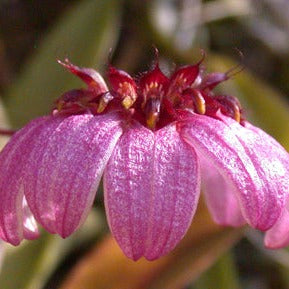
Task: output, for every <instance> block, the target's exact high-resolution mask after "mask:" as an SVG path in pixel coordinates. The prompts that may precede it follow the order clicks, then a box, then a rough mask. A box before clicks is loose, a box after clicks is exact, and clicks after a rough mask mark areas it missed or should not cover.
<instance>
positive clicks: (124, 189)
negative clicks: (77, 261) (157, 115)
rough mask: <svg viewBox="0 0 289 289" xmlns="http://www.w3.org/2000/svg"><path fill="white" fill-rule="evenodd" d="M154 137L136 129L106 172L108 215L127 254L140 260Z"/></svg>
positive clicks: (119, 147)
mask: <svg viewBox="0 0 289 289" xmlns="http://www.w3.org/2000/svg"><path fill="white" fill-rule="evenodd" d="M153 148H154V134H153V132H152V131H150V130H148V129H147V128H145V127H143V126H140V125H135V126H133V127H132V128H130V129H128V130H127V131H126V132H124V134H123V135H122V137H121V138H120V140H119V142H118V144H117V146H116V148H115V150H114V152H113V154H112V156H111V158H110V160H109V162H108V164H107V167H106V169H105V172H104V179H103V181H104V194H105V195H104V196H105V205H106V214H107V219H108V223H109V225H110V229H111V232H112V234H113V235H114V237H115V239H116V241H117V242H118V243H119V245H120V247H121V248H122V250H123V251H124V253H125V254H126V255H127V256H128V257H129V258H131V259H134V260H137V259H139V258H140V257H141V256H142V255H143V253H144V246H145V239H146V234H147V230H148V218H149V206H150V205H149V204H150V191H151V180H152V179H153V168H152V152H153Z"/></svg>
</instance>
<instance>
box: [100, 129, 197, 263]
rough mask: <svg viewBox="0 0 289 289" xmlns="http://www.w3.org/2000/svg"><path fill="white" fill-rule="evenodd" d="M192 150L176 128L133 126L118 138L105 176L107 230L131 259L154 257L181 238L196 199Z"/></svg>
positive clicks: (194, 157) (163, 252)
mask: <svg viewBox="0 0 289 289" xmlns="http://www.w3.org/2000/svg"><path fill="white" fill-rule="evenodd" d="M199 183H200V182H199V166H198V161H197V159H196V154H195V152H194V151H193V150H192V149H191V148H190V147H189V146H188V145H187V144H186V143H184V142H183V141H182V140H181V139H180V137H179V135H178V133H177V132H176V130H175V126H169V127H165V128H163V129H161V130H159V131H157V132H156V133H155V134H154V133H153V132H152V131H150V130H148V129H146V128H145V127H142V126H140V125H135V126H133V127H132V128H130V129H128V131H126V132H125V133H124V135H123V136H122V137H121V139H120V141H119V143H118V144H117V147H116V149H115V151H114V153H113V155H112V157H111V159H110V161H109V163H108V166H107V168H106V170H105V174H104V185H105V203H106V212H107V215H108V220H109V224H110V228H111V231H112V233H113V235H114V236H115V238H116V240H117V242H118V243H119V245H120V247H121V248H122V249H123V251H124V252H125V254H126V255H127V256H128V257H129V258H132V259H133V260H137V259H139V258H140V257H141V256H145V257H146V258H147V259H149V260H153V259H156V258H158V257H160V256H162V255H164V254H166V253H167V252H169V251H170V250H172V249H173V248H174V247H175V245H176V243H177V242H178V241H180V239H181V238H182V237H183V235H184V234H185V232H186V230H187V229H188V227H189V225H190V222H191V219H192V216H193V214H194V212H195V209H196V205H197V201H198V197H199Z"/></svg>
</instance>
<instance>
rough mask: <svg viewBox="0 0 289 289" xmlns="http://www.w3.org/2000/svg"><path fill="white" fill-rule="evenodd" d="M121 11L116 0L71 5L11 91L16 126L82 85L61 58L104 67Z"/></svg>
mask: <svg viewBox="0 0 289 289" xmlns="http://www.w3.org/2000/svg"><path fill="white" fill-rule="evenodd" d="M119 13H120V9H118V1H115V0H102V1H101V0H98V1H94V0H85V1H81V3H77V4H75V5H74V6H73V7H69V10H68V11H67V12H66V13H65V15H63V17H62V18H61V19H59V21H58V22H57V23H56V24H55V25H54V27H52V30H51V31H50V32H49V33H48V35H47V36H46V38H45V39H43V41H42V43H41V45H40V46H39V47H38V48H37V49H36V51H35V54H36V55H35V56H34V57H33V58H31V60H30V61H29V62H28V64H27V65H26V66H25V67H24V68H23V72H22V74H21V75H20V76H19V78H18V79H17V80H16V81H15V83H13V85H11V87H10V89H9V90H8V91H7V94H6V98H5V103H6V107H7V110H8V113H9V116H10V118H11V122H12V124H13V125H14V126H16V127H19V126H21V125H23V124H25V123H26V122H27V121H28V120H30V119H32V118H34V117H35V116H39V115H43V114H47V113H49V112H50V110H51V105H52V103H53V100H54V99H55V98H56V97H57V96H59V95H60V94H61V93H63V92H65V91H66V90H68V89H72V88H74V87H77V86H79V85H80V82H79V81H78V80H77V79H76V78H74V77H71V75H70V74H69V73H67V71H65V70H64V69H63V67H61V66H60V65H59V64H58V63H57V62H56V60H57V59H64V58H66V57H69V58H70V59H71V61H73V62H74V63H77V64H78V63H79V65H83V66H90V67H103V64H104V62H105V61H106V59H107V57H108V51H109V49H110V48H112V47H113V45H114V43H115V41H116V37H117V34H118V33H119V30H118V29H117V27H118V26H119V22H118V20H119ZM24 103H25V109H23V104H24Z"/></svg>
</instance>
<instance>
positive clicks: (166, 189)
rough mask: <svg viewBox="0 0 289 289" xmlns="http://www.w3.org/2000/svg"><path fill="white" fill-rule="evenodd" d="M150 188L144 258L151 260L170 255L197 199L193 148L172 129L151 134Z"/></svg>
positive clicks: (197, 175) (198, 184)
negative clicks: (151, 172)
mask: <svg viewBox="0 0 289 289" xmlns="http://www.w3.org/2000/svg"><path fill="white" fill-rule="evenodd" d="M153 165H154V168H153V171H154V176H153V178H154V179H153V180H154V184H153V188H152V191H151V197H150V203H149V207H150V208H149V210H150V217H149V218H150V219H149V223H148V225H149V228H148V234H147V241H146V250H145V253H144V256H145V257H146V258H147V259H148V260H154V259H157V258H159V257H160V256H163V255H165V254H167V253H168V252H170V251H171V250H172V249H173V248H174V247H175V246H176V244H177V243H178V242H179V241H180V240H181V239H182V238H183V236H184V235H185V233H186V231H187V230H188V228H189V226H190V224H191V221H192V218H193V216H194V214H195V211H196V208H197V204H198V200H199V195H200V167H199V162H198V159H197V155H196V153H195V151H194V149H193V148H191V147H190V146H189V145H188V144H187V143H186V142H184V141H183V140H182V139H181V138H180V135H179V133H178V132H177V131H176V128H175V125H171V126H168V127H165V128H163V129H161V130H158V131H157V132H156V133H155V147H154V156H153Z"/></svg>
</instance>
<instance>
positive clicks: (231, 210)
mask: <svg viewBox="0 0 289 289" xmlns="http://www.w3.org/2000/svg"><path fill="white" fill-rule="evenodd" d="M201 168H202V186H203V189H204V193H205V198H206V203H207V206H208V209H209V211H210V213H211V214H212V217H213V219H214V221H215V222H216V223H217V224H219V225H223V226H233V227H239V226H242V225H244V224H245V223H246V222H245V220H244V218H243V216H242V212H241V209H240V205H239V202H238V200H237V197H236V196H235V194H234V193H233V192H234V188H233V187H232V186H231V185H230V184H229V183H228V182H226V180H225V179H224V178H223V176H222V175H221V174H220V173H219V172H218V171H217V170H216V169H215V168H214V167H213V166H212V165H211V164H210V163H209V162H208V161H206V160H205V159H202V161H201Z"/></svg>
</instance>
